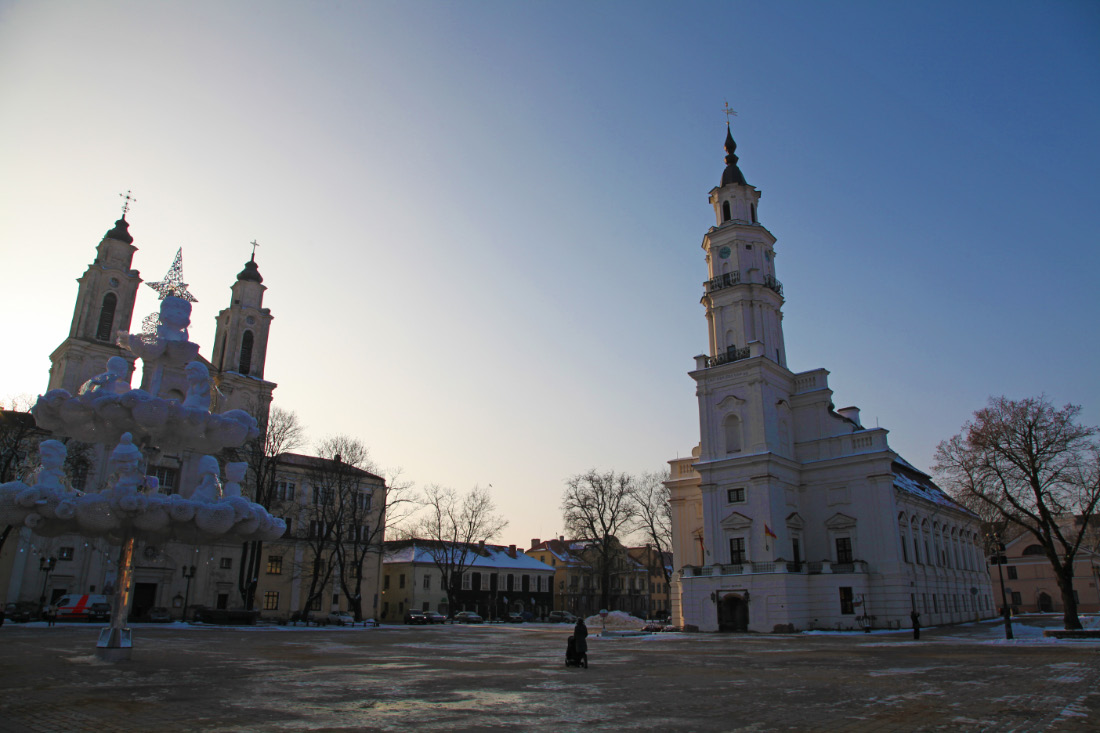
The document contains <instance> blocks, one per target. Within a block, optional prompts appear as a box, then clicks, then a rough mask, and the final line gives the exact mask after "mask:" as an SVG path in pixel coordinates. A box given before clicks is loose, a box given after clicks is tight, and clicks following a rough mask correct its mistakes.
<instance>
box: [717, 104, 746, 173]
mask: <svg viewBox="0 0 1100 733" xmlns="http://www.w3.org/2000/svg"><path fill="white" fill-rule="evenodd" d="M730 111H731V112H732V111H733V110H730ZM734 114H736V113H734ZM725 148H726V170H724V171H722V183H720V184H719V185H720V186H727V185H729V184H731V183H736V184H739V185H741V186H747V185H749V184H748V181H746V180H745V176H744V174H742V173H741V169H740V168H738V167H737V154H736V153H735V152H734V151H735V150H737V143H736V142H734V140H733V133H732V132H731V131H730V123H729V119H728V118H727V119H726V143H725Z"/></svg>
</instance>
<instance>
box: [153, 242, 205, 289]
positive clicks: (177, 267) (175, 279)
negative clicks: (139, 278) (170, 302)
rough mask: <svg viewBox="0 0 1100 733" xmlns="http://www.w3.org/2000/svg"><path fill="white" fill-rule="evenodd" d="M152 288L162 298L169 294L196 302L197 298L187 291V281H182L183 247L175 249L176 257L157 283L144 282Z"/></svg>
mask: <svg viewBox="0 0 1100 733" xmlns="http://www.w3.org/2000/svg"><path fill="white" fill-rule="evenodd" d="M145 284H146V285H148V286H149V287H151V288H152V289H153V290H156V291H157V292H158V293H160V299H161V300H164V299H165V298H167V297H168V296H169V295H174V296H176V297H177V298H183V299H184V300H188V301H190V302H192V303H198V302H199V301H198V299H197V298H196V297H195V296H194V295H191V293H189V292H187V283H185V282H184V281H183V247H180V248H179V249H178V250H176V259H175V260H174V261H173V262H172V267H171V268H169V270H168V274H167V275H165V276H164V279H163V280H161V281H160V282H158V283H145Z"/></svg>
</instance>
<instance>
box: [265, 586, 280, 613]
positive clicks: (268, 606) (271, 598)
mask: <svg viewBox="0 0 1100 733" xmlns="http://www.w3.org/2000/svg"><path fill="white" fill-rule="evenodd" d="M264 610H265V611H278V610H279V591H277V590H269V591H266V592H265V593H264Z"/></svg>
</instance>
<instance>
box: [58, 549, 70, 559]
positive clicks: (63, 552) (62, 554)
mask: <svg viewBox="0 0 1100 733" xmlns="http://www.w3.org/2000/svg"><path fill="white" fill-rule="evenodd" d="M57 559H58V560H72V559H73V548H72V547H60V548H58V550H57Z"/></svg>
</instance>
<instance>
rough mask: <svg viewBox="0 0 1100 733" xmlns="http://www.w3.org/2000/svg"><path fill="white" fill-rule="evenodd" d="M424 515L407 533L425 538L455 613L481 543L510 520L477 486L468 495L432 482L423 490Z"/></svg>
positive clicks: (448, 605) (496, 534)
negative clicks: (498, 511) (465, 574)
mask: <svg viewBox="0 0 1100 733" xmlns="http://www.w3.org/2000/svg"><path fill="white" fill-rule="evenodd" d="M422 504H423V506H424V515H423V516H421V517H420V519H419V520H418V521H417V522H415V523H414V524H413V525H412V526H411V527H410V528H409V530H408V532H407V533H408V534H409V535H411V536H413V537H418V538H422V539H424V540H426V543H425V544H426V548H425V549H426V550H427V552H428V554H429V555H430V556H431V558H432V562H433V563H434V564H435V566H436V568H437V569H438V570H439V572H440V575H441V576H442V582H443V587H444V588H445V589H446V593H447V609H448V611H449V612H450V614H451V615H454V611H455V607H456V600H457V599H459V598H460V597H461V595H462V574H463V573H465V572H466V571H467V570H468V569H469V568H470V566H471V565H473V563H474V560H476V559H477V556H478V545H479V543H481V542H487V541H489V540H492V539H495V538H496V537H497V536H498V535H499V534H500V533H501V532H503V531H504V528H505V527H507V526H508V520H506V519H504V518H503V517H501V516H500V515H498V514H497V513H496V506H495V505H494V504H493V500H492V497H490V496H489V492H488V491H486V490H485V489H482V488H480V487H477V486H475V487H474V488H473V489H471V490H470V491H469V492H468V493H466V494H465V495H461V494H459V493H458V492H457V491H456V490H454V489H450V488H444V487H442V486H437V485H434V484H433V485H432V486H429V487H427V488H426V489H425V490H424V499H423V501H422Z"/></svg>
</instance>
